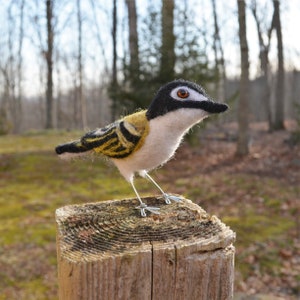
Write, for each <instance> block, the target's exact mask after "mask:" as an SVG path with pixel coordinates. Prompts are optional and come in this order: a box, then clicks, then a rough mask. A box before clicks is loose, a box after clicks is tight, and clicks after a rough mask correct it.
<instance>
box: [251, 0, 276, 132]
mask: <svg viewBox="0 0 300 300" xmlns="http://www.w3.org/2000/svg"><path fill="white" fill-rule="evenodd" d="M251 10H252V14H253V17H254V20H255V22H256V28H257V34H258V41H259V49H260V52H259V58H260V65H261V71H262V81H263V85H264V92H263V103H264V105H265V110H266V115H267V121H268V125H269V130H270V131H271V130H272V113H271V90H270V82H269V72H270V71H269V50H270V41H271V33H272V30H273V22H272V23H271V26H270V28H269V30H268V40H267V41H266V42H265V41H264V39H263V33H262V30H261V24H260V21H259V19H258V16H257V4H256V0H252V5H251Z"/></svg>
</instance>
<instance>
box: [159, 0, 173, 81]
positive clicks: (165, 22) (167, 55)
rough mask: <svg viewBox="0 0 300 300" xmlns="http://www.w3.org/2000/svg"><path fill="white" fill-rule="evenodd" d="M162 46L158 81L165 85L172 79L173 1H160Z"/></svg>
mask: <svg viewBox="0 0 300 300" xmlns="http://www.w3.org/2000/svg"><path fill="white" fill-rule="evenodd" d="M161 18H162V46H161V62H160V75H159V81H160V82H161V83H165V82H167V81H170V80H171V79H173V77H174V66H175V51H174V47H175V35H174V0H163V1H162V13H161Z"/></svg>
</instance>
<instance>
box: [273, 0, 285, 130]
mask: <svg viewBox="0 0 300 300" xmlns="http://www.w3.org/2000/svg"><path fill="white" fill-rule="evenodd" d="M273 5H274V27H275V29H276V35H277V51H278V53H277V56H278V71H277V82H276V97H275V114H274V122H273V126H272V128H273V129H274V130H281V129H284V58H283V44H282V32H281V21H280V8H279V6H280V3H279V0H273Z"/></svg>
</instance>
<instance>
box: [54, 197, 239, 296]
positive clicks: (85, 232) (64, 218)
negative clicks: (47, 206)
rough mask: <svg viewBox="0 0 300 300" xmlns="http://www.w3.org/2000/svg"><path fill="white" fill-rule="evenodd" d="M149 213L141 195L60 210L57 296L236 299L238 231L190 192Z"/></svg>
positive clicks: (154, 202) (153, 201)
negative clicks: (139, 200) (235, 244)
mask: <svg viewBox="0 0 300 300" xmlns="http://www.w3.org/2000/svg"><path fill="white" fill-rule="evenodd" d="M143 201H144V202H145V203H147V204H148V205H149V206H158V207H160V208H161V209H160V214H159V215H154V214H150V213H148V216H147V217H146V218H142V217H141V216H140V212H139V210H136V209H134V207H135V204H136V202H137V201H136V199H124V200H112V201H106V202H99V203H88V204H83V205H70V206H65V207H62V208H59V209H57V210H56V222H57V253H58V280H59V299H61V300H68V299H70V300H77V299H78V300H79V299H80V300H96V299H97V300H98V299H104V300H110V299H124V300H129V299H130V300H132V299H138V300H145V299H157V300H162V299H163V300H166V299H182V300H193V299H195V300H196V299H197V300H201V299H207V300H213V299H232V297H233V278H234V247H233V245H232V243H233V242H234V240H235V233H234V232H233V231H232V230H231V229H229V228H228V227H227V226H225V225H224V224H223V223H222V222H221V221H220V220H219V219H218V218H217V217H215V216H210V215H208V214H207V213H206V212H205V211H204V210H203V209H202V208H201V207H199V206H198V205H196V204H194V203H192V202H191V201H190V200H187V199H183V201H182V202H180V203H172V204H170V205H165V204H164V200H163V199H162V198H161V197H157V198H155V197H147V198H143Z"/></svg>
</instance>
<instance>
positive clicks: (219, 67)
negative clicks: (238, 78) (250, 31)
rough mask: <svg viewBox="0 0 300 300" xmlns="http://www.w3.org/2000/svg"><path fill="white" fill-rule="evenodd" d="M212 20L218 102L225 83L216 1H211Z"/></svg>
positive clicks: (222, 99)
mask: <svg viewBox="0 0 300 300" xmlns="http://www.w3.org/2000/svg"><path fill="white" fill-rule="evenodd" d="M211 3H212V11H213V19H214V35H213V50H214V56H215V78H216V79H215V81H216V91H217V93H216V97H217V99H218V100H219V101H224V100H225V94H226V92H225V83H226V68H225V59H224V51H223V46H222V42H221V37H220V28H219V22H218V14H217V7H216V0H211Z"/></svg>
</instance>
